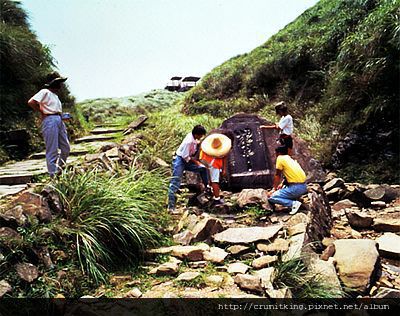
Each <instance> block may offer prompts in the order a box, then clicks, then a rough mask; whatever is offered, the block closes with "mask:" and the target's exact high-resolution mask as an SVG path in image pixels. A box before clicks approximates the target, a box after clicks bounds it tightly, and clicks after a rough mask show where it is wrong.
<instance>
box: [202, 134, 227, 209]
mask: <svg viewBox="0 0 400 316" xmlns="http://www.w3.org/2000/svg"><path fill="white" fill-rule="evenodd" d="M231 148H232V141H231V139H230V138H229V137H228V136H226V135H224V134H222V133H215V134H211V135H208V136H207V137H206V138H205V139H204V140H203V142H202V143H201V150H200V156H199V159H200V161H201V162H202V163H203V164H204V165H206V166H207V167H208V170H209V174H210V182H211V187H212V191H213V203H214V205H222V204H224V200H223V199H222V198H221V197H220V187H219V180H220V174H221V171H222V174H226V166H227V157H228V154H229V152H230V150H231Z"/></svg>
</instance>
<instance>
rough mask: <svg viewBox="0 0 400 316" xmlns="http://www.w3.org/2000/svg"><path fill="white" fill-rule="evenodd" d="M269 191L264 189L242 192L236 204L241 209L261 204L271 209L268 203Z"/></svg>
mask: <svg viewBox="0 0 400 316" xmlns="http://www.w3.org/2000/svg"><path fill="white" fill-rule="evenodd" d="M267 193H268V191H267V190H264V189H244V190H242V191H241V192H240V193H239V195H238V197H237V200H236V202H237V203H238V205H239V206H240V207H244V206H246V205H248V204H257V203H260V204H262V206H263V207H264V208H267V209H268V208H269V203H268V195H267Z"/></svg>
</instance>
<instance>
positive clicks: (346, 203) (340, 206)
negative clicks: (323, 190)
mask: <svg viewBox="0 0 400 316" xmlns="http://www.w3.org/2000/svg"><path fill="white" fill-rule="evenodd" d="M354 206H357V204H356V203H354V202H352V201H350V200H348V199H346V200H341V201H339V202H336V203H335V204H333V205H332V210H334V211H336V212H340V211H341V210H344V209H346V208H351V207H354Z"/></svg>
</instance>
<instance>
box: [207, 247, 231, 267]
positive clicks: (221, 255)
mask: <svg viewBox="0 0 400 316" xmlns="http://www.w3.org/2000/svg"><path fill="white" fill-rule="evenodd" d="M227 255H228V253H227V252H226V251H225V250H223V249H221V248H218V247H211V248H210V250H209V251H206V252H204V260H207V261H210V262H213V263H217V264H222V263H224V260H225V258H226V256H227Z"/></svg>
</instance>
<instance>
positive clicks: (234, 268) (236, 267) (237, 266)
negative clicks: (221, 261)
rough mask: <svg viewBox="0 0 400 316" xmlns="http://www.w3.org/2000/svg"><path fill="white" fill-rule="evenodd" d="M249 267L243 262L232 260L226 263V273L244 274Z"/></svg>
mask: <svg viewBox="0 0 400 316" xmlns="http://www.w3.org/2000/svg"><path fill="white" fill-rule="evenodd" d="M248 269H250V267H249V266H248V265H247V264H244V263H243V262H234V263H230V264H229V265H228V273H230V274H237V273H241V274H245V273H246V272H247V270H248Z"/></svg>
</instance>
